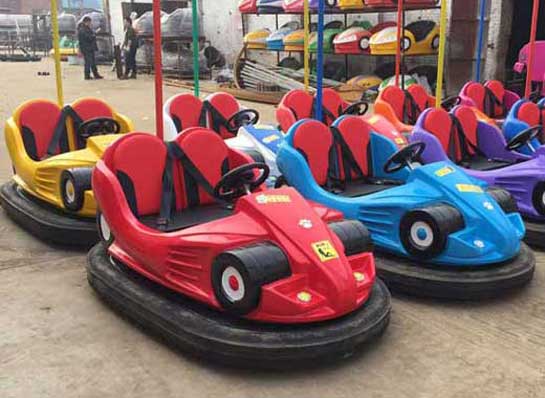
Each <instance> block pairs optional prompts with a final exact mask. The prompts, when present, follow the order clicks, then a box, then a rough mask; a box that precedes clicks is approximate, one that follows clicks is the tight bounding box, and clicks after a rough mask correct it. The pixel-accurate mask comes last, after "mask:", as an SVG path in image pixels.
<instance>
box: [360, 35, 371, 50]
mask: <svg viewBox="0 0 545 398" xmlns="http://www.w3.org/2000/svg"><path fill="white" fill-rule="evenodd" d="M364 39H367V47H365V48H364V47H363V46H362V44H361V43H362V41H363V40H364ZM358 47H359V49H360V50H361V51H368V50H369V48H370V47H371V42H370V39H369V38H368V37H362V38H361V39H360V40H359V41H358Z"/></svg>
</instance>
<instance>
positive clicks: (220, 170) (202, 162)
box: [174, 127, 230, 207]
mask: <svg viewBox="0 0 545 398" xmlns="http://www.w3.org/2000/svg"><path fill="white" fill-rule="evenodd" d="M174 142H175V143H176V144H178V146H179V147H180V148H181V150H182V151H183V152H184V153H185V155H186V157H187V159H188V160H189V161H190V162H191V163H192V164H193V165H194V166H195V168H196V169H197V170H198V171H199V172H200V174H201V175H202V177H204V179H205V180H206V181H207V182H208V184H209V185H210V186H211V187H215V186H216V184H217V183H218V182H219V181H220V180H221V177H222V176H223V175H224V174H225V173H227V172H228V171H229V169H230V164H229V163H230V162H229V149H228V148H227V145H226V144H225V142H224V141H223V139H222V138H221V137H220V136H219V135H218V134H216V133H215V132H213V131H211V130H209V129H207V128H204V127H195V128H192V129H189V130H186V131H185V133H184V134H180V135H178V137H176V140H175V141H174ZM176 163H177V167H178V169H179V170H178V171H179V175H180V176H181V180H182V182H183V183H182V184H181V186H182V187H183V188H184V193H185V197H186V198H187V201H186V202H187V205H188V206H189V207H191V206H197V205H204V204H211V203H215V202H216V200H215V199H214V198H213V197H212V196H211V195H210V194H209V193H208V192H206V190H205V189H204V187H203V186H202V184H200V182H199V181H198V180H197V179H196V178H195V176H194V175H192V174H191V173H190V171H189V169H188V168H187V167H186V168H185V169H184V167H183V164H182V163H181V162H176Z"/></svg>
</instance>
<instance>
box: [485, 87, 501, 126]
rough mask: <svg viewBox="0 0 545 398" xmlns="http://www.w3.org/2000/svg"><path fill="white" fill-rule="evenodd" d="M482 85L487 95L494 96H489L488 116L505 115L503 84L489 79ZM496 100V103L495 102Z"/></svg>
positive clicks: (498, 116) (499, 116)
mask: <svg viewBox="0 0 545 398" xmlns="http://www.w3.org/2000/svg"><path fill="white" fill-rule="evenodd" d="M484 87H485V88H486V89H487V90H488V93H489V94H488V95H489V96H490V95H493V96H494V97H495V99H494V98H491V103H490V104H489V107H490V115H489V116H490V117H493V118H496V117H497V118H501V117H504V116H505V113H506V108H505V86H504V85H503V83H502V82H500V81H498V80H489V81H487V82H486V83H485V84H484ZM496 102H497V103H496Z"/></svg>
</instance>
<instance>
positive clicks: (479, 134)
mask: <svg viewBox="0 0 545 398" xmlns="http://www.w3.org/2000/svg"><path fill="white" fill-rule="evenodd" d="M538 133H539V132H536V131H532V130H531V129H529V130H526V131H524V132H522V133H521V134H518V135H516V136H515V137H513V138H512V139H511V140H510V141H509V142H508V143H507V142H506V141H505V138H504V136H503V134H502V133H501V132H500V131H499V130H498V129H497V127H495V126H492V125H489V124H487V123H484V122H480V121H478V120H477V117H476V115H475V112H473V110H472V109H471V108H469V107H467V106H457V107H455V108H454V109H453V110H452V111H451V113H448V112H446V111H444V110H443V109H428V110H426V111H425V112H424V113H422V115H420V118H419V119H418V122H417V124H416V126H415V129H414V132H413V134H412V135H411V137H410V141H411V142H415V141H422V142H424V143H425V144H426V149H425V151H424V152H423V154H422V159H421V160H422V162H423V163H425V164H427V163H433V162H439V161H448V160H450V161H452V162H453V163H455V164H457V165H458V166H460V167H462V168H464V170H465V171H466V172H467V174H468V175H470V176H472V177H474V178H476V179H479V180H482V181H485V182H486V183H487V184H489V185H490V186H497V187H501V188H503V189H505V190H506V191H508V192H509V193H510V194H511V196H512V198H513V206H517V207H518V210H519V211H520V213H521V215H522V216H523V217H524V219H525V223H526V241H527V242H528V243H530V244H531V245H533V246H536V247H542V248H545V146H542V147H539V148H538V149H537V150H536V151H535V153H534V154H533V155H532V156H527V155H524V154H520V153H518V152H517V149H519V148H521V147H523V146H525V145H527V144H528V142H531V141H532V140H533V139H535V137H536V135H537V134H538ZM458 188H459V189H460V190H461V191H463V190H464V189H465V190H471V189H478V188H475V187H473V186H471V187H469V186H468V187H458ZM484 206H486V203H485V204H484Z"/></svg>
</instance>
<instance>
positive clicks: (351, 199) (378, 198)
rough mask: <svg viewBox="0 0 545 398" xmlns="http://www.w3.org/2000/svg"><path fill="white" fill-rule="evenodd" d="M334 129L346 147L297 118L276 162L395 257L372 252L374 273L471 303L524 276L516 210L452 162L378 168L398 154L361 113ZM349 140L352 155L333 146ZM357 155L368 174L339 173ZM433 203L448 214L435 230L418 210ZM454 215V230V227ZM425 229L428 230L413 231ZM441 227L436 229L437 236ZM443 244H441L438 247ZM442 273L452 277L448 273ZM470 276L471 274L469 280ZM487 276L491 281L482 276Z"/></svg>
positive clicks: (414, 289)
mask: <svg viewBox="0 0 545 398" xmlns="http://www.w3.org/2000/svg"><path fill="white" fill-rule="evenodd" d="M333 127H334V128H336V129H337V133H338V134H342V135H343V141H344V143H342V141H339V144H338V146H333V144H334V143H335V139H334V138H332V132H331V131H330V130H329V129H328V128H327V127H326V126H325V125H323V124H321V123H320V122H317V121H313V120H303V121H299V122H297V123H296V124H295V125H294V126H293V127H292V128H291V129H290V132H289V133H288V135H287V136H286V138H285V140H284V143H283V144H282V145H281V146H280V149H279V152H278V155H277V164H278V167H279V168H280V170H281V171H282V173H283V175H284V177H285V178H286V180H287V182H288V183H289V184H290V185H291V186H293V187H295V188H296V189H297V190H298V191H299V192H301V194H302V195H303V196H304V197H305V198H307V199H309V200H312V201H316V202H318V203H321V204H323V205H325V206H328V207H331V208H333V209H336V210H339V211H341V212H342V213H343V214H344V215H345V217H347V218H349V219H358V220H360V221H362V222H363V223H364V224H365V225H366V226H367V228H368V229H369V231H370V232H371V237H372V239H373V243H374V244H375V247H376V248H377V249H378V250H379V252H378V253H383V252H385V253H393V254H394V256H393V259H392V257H389V256H386V257H382V256H379V257H378V258H377V260H376V265H377V271H378V272H379V275H380V276H381V278H383V279H384V280H385V282H386V283H387V284H389V286H390V287H391V288H394V289H400V290H403V291H405V292H409V293H412V294H417V295H428V296H435V297H445V298H446V297H448V298H457V299H470V298H480V297H483V296H489V295H494V294H500V293H501V292H504V291H505V290H507V289H510V288H512V287H515V286H519V287H520V286H521V285H523V284H525V283H526V282H528V280H530V279H531V277H532V275H533V269H534V259H533V256H532V254H531V252H529V249H528V248H527V247H526V246H525V245H521V243H520V239H521V238H522V237H523V236H524V224H523V222H522V219H521V217H520V215H519V214H518V213H516V212H513V211H512V210H509V209H507V206H506V209H507V211H508V214H506V212H504V210H503V209H502V207H500V205H499V204H498V203H497V202H496V200H495V199H494V198H493V196H492V195H491V194H488V192H487V191H485V190H484V189H483V187H481V186H479V185H477V184H478V183H476V180H475V179H472V178H470V177H468V176H467V175H466V174H465V173H463V172H462V171H461V169H459V168H458V167H456V166H455V165H453V164H452V163H450V162H439V163H434V164H430V165H426V166H423V167H418V168H416V169H414V170H413V171H411V172H408V171H407V170H406V169H401V171H398V172H397V173H395V174H385V172H384V170H383V165H384V164H385V162H386V161H387V159H388V157H389V156H390V155H391V154H392V153H393V152H395V151H396V150H397V146H396V145H395V144H394V143H393V142H392V141H390V140H389V139H388V138H386V137H383V136H381V135H379V134H377V133H374V132H372V130H371V129H370V128H369V126H368V125H366V123H365V122H364V121H362V119H361V118H358V117H353V116H345V117H342V118H340V119H339V120H338V121H337V122H335V124H334V126H333ZM332 131H334V130H332ZM301 133H302V134H301ZM310 137H312V139H309V138H310ZM333 137H334V135H333ZM332 143H333V144H332ZM334 145H337V144H334ZM346 146H349V147H350V148H352V149H353V152H352V154H351V155H347V156H345V155H343V154H342V152H343V151H344V149H340V148H343V147H346ZM332 148H337V149H338V150H340V151H341V152H340V153H341V155H338V156H342V159H343V160H342V161H341V160H338V163H337V162H335V161H333V163H334V164H336V166H333V167H331V163H329V161H328V159H332V158H331V156H332V157H333V159H335V155H332V154H334V153H336V151H335V149H332ZM337 153H339V152H338V151H337ZM398 153H399V152H398ZM354 154H357V156H354ZM351 158H352V160H350V159H351ZM365 158H367V159H366V160H365ZM358 159H363V160H361V161H360V160H358ZM355 161H356V162H358V164H359V166H360V167H361V170H362V171H363V173H367V175H366V176H365V177H364V179H363V180H353V177H354V175H352V176H350V177H346V175H347V174H348V173H345V172H344V171H343V172H341V170H347V169H349V168H352V165H353V164H354V162H355ZM309 164H310V165H311V166H309ZM311 167H312V169H311ZM330 167H331V168H330ZM335 170H337V172H336V173H337V174H336V178H337V181H338V180H339V179H342V175H343V173H344V181H343V183H342V184H341V185H340V186H339V188H338V190H337V188H335V186H336V185H335V181H334V180H329V178H330V173H332V172H334V171H335ZM396 180H397V181H396ZM330 183H332V185H330ZM503 205H505V204H503ZM435 206H439V208H441V209H442V210H440V211H439V212H443V211H444V212H445V213H443V214H444V216H442V217H445V218H443V220H442V221H437V225H440V224H443V225H444V227H438V229H436V230H435V232H433V233H432V232H431V231H432V229H433V228H431V227H429V225H428V224H427V223H428V222H429V219H428V221H424V220H425V219H426V217H424V216H423V215H422V214H421V212H428V211H429V210H426V209H433V208H435ZM447 209H449V210H447ZM433 211H435V210H432V211H431V212H433ZM447 213H449V215H448V216H447V215H446V214H447ZM430 214H431V213H430ZM437 219H439V218H437ZM456 219H457V220H458V222H457V226H453V225H454V224H456V222H455V221H454V220H456ZM453 223H454V224H453ZM425 225H428V227H424V226H425ZM447 225H449V226H448V227H447ZM422 227H424V229H425V230H426V231H424V230H420V228H422ZM441 228H443V229H442V231H443V232H438V230H439V229H441ZM440 240H442V242H443V243H442V244H438V242H439V241H440ZM432 241H434V242H435V243H432ZM436 244H438V246H435V245H436ZM432 248H435V249H433V250H432ZM407 263H409V264H410V266H409V265H407ZM423 264H424V265H423ZM506 264H512V265H513V266H514V267H515V269H516V270H514V269H511V265H506ZM504 266H505V268H504V269H503V270H502V267H504ZM490 267H494V268H495V271H491V268H490ZM443 272H447V273H449V278H445V274H442V273H443ZM472 272H475V273H476V274H475V275H473V276H470V275H471V273H472ZM479 273H481V277H478V276H477V275H478V274H479ZM508 274H509V276H507V275H508ZM441 275H443V276H441ZM504 277H505V279H504ZM488 278H492V279H491V280H488V282H486V281H487V279H488ZM447 280H448V281H447ZM477 280H480V282H479V283H476V281H477ZM492 280H494V281H495V282H491V281H492ZM489 282H490V283H489ZM480 283H482V285H480ZM504 283H506V284H505V285H504V286H503V287H502V285H503V284H504ZM479 285H480V286H479ZM439 286H441V287H439Z"/></svg>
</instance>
